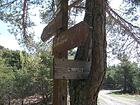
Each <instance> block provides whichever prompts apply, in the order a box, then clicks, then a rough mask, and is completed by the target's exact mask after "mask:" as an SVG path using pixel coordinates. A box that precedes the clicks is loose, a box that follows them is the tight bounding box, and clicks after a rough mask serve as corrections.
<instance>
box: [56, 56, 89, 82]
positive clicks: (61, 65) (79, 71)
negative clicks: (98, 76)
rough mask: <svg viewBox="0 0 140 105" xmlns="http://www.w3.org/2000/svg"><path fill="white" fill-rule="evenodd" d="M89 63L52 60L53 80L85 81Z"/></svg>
mask: <svg viewBox="0 0 140 105" xmlns="http://www.w3.org/2000/svg"><path fill="white" fill-rule="evenodd" d="M89 71H90V62H86V61H74V60H66V59H55V58H54V79H86V78H88V74H89Z"/></svg>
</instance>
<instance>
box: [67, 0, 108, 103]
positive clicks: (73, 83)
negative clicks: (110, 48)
mask: <svg viewBox="0 0 140 105" xmlns="http://www.w3.org/2000/svg"><path fill="white" fill-rule="evenodd" d="M105 18H106V16H105V0H86V14H85V19H84V20H85V21H86V22H87V23H88V24H89V25H90V26H91V30H90V31H91V32H90V35H89V38H88V39H87V42H86V43H85V45H84V46H81V47H79V48H78V51H77V54H76V58H75V59H78V60H85V61H88V60H90V61H91V70H90V75H89V77H88V79H87V80H70V82H69V83H70V84H69V86H70V103H71V105H97V97H98V93H99V90H100V87H101V85H102V82H103V79H104V75H105V71H106V32H105ZM90 49H91V50H90Z"/></svg>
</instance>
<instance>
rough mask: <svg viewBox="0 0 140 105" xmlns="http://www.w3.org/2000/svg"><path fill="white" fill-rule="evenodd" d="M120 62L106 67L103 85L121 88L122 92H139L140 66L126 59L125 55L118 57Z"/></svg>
mask: <svg viewBox="0 0 140 105" xmlns="http://www.w3.org/2000/svg"><path fill="white" fill-rule="evenodd" d="M118 58H119V60H120V61H121V63H120V64H119V65H117V66H111V67H108V70H107V74H106V81H105V86H106V87H108V88H111V89H122V90H123V92H124V93H126V92H128V93H137V92H140V85H139V84H140V68H138V65H137V64H136V63H132V62H130V61H129V60H128V57H127V56H126V55H122V56H119V57H118Z"/></svg>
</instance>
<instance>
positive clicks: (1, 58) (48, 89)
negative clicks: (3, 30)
mask: <svg viewBox="0 0 140 105" xmlns="http://www.w3.org/2000/svg"><path fill="white" fill-rule="evenodd" d="M19 65H20V67H19ZM51 66H52V57H51V56H50V55H49V53H46V52H45V53H44V52H43V51H42V52H38V53H34V54H32V55H30V54H27V53H26V52H24V51H11V50H8V49H5V48H3V49H2V50H0V89H1V91H0V104H3V103H4V104H8V102H10V101H11V100H13V99H22V100H23V99H24V98H25V97H28V96H32V95H35V94H37V95H40V96H42V98H43V100H44V102H46V99H47V101H48V99H49V98H50V97H51V94H52V80H51V76H50V72H51V68H52V67H51ZM22 102H23V101H22Z"/></svg>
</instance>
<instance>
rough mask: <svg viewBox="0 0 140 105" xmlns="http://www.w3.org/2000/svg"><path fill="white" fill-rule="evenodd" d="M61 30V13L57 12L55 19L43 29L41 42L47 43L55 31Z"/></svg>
mask: <svg viewBox="0 0 140 105" xmlns="http://www.w3.org/2000/svg"><path fill="white" fill-rule="evenodd" d="M60 28H62V13H61V12H59V13H58V14H57V15H56V17H55V18H54V19H53V20H52V21H51V22H50V23H49V24H48V25H47V26H46V27H45V28H44V29H43V32H42V35H41V40H42V41H43V42H45V41H47V40H48V39H49V38H51V37H52V36H53V35H55V34H56V31H57V30H59V29H60Z"/></svg>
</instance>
